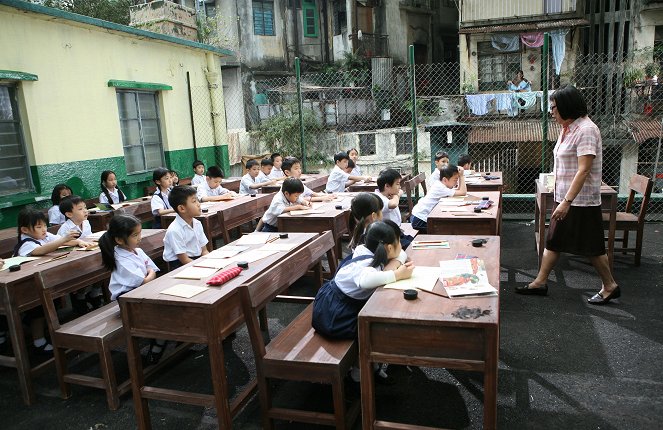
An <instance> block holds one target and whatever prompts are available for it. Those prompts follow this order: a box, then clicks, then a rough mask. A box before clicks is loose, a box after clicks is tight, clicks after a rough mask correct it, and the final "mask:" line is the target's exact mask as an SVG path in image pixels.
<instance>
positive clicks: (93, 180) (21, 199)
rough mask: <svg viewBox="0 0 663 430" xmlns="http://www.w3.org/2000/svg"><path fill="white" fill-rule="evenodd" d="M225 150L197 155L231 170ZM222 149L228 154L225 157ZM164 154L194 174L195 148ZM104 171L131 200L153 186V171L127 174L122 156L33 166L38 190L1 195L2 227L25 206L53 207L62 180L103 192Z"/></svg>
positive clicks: (77, 188) (87, 191)
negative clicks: (113, 176) (114, 177)
mask: <svg viewBox="0 0 663 430" xmlns="http://www.w3.org/2000/svg"><path fill="white" fill-rule="evenodd" d="M224 149H225V151H222V150H221V148H219V147H215V146H209V147H204V148H198V149H197V154H198V158H199V159H200V160H201V161H202V162H203V163H205V167H209V166H212V165H215V164H216V165H219V166H220V167H221V168H223V169H224V171H228V168H227V167H225V168H224V164H228V162H227V160H228V156H227V149H226V147H224ZM223 152H225V153H226V155H225V158H223ZM164 156H165V160H166V165H167V166H169V167H170V168H172V169H174V170H175V171H177V172H178V174H179V177H180V178H188V177H191V176H193V169H192V167H191V165H192V164H193V162H194V160H195V157H194V150H193V148H191V149H183V150H177V151H167V152H166V153H165V154H164ZM223 160H226V162H225V163H224V162H223ZM104 170H113V171H114V172H115V173H116V174H117V176H118V182H119V188H120V189H121V190H122V192H124V193H125V195H126V196H127V198H130V199H132V198H136V197H141V196H143V194H144V188H145V187H146V186H149V185H152V173H151V172H147V173H143V174H138V175H131V177H127V173H126V168H125V165H124V158H123V157H112V158H102V159H95V160H84V161H76V162H71V163H60V164H46V165H40V166H31V171H32V180H33V182H34V185H35V190H36V192H35V193H26V194H19V195H15V196H5V197H2V198H0V229H2V228H9V227H15V226H16V219H17V216H18V212H19V211H20V210H21V208H22V207H24V206H26V205H34V206H35V207H39V208H49V207H51V201H50V198H51V191H52V190H53V187H54V186H55V185H57V184H59V183H62V182H64V183H66V184H67V185H69V186H70V187H71V189H72V190H73V191H74V194H77V195H79V196H81V197H83V198H91V197H98V196H99V194H100V192H101V190H100V188H99V178H100V176H101V172H102V171H104Z"/></svg>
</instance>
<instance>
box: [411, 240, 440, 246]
mask: <svg viewBox="0 0 663 430" xmlns="http://www.w3.org/2000/svg"><path fill="white" fill-rule="evenodd" d="M448 242H449V241H448V240H415V241H414V242H412V245H424V244H428V243H433V244H438V243H448Z"/></svg>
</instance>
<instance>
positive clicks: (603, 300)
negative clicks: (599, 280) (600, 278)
mask: <svg viewBox="0 0 663 430" xmlns="http://www.w3.org/2000/svg"><path fill="white" fill-rule="evenodd" d="M621 295H622V291H621V290H620V289H619V286H617V288H615V289H614V290H612V293H610V294H608V297H603V296H602V295H601V292H600V291H599V292H598V293H596V294H594V295H593V296H592V297H590V298H588V299H587V303H589V304H590V305H599V306H601V305H607V304H608V302H609V301H610V300H612V299H618V298H619V297H620V296H621Z"/></svg>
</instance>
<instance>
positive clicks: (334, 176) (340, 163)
mask: <svg viewBox="0 0 663 430" xmlns="http://www.w3.org/2000/svg"><path fill="white" fill-rule="evenodd" d="M349 159H350V157H349V156H348V154H347V152H339V153H338V154H335V155H334V163H336V166H334V168H333V169H332V171H331V173H330V174H329V179H327V187H326V188H325V192H327V193H342V192H343V191H345V186H346V183H347V182H348V179H349V180H352V181H364V180H366V181H368V180H370V179H371V177H370V176H352V175H350V174H348V173H347V172H346V171H345V169H347V168H348V160H349Z"/></svg>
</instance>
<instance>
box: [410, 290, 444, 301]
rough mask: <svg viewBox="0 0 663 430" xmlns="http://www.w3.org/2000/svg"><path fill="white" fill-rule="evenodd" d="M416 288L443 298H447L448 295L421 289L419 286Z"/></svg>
mask: <svg viewBox="0 0 663 430" xmlns="http://www.w3.org/2000/svg"><path fill="white" fill-rule="evenodd" d="M417 290H419V291H423V292H424V293H428V294H432V295H434V296H438V297H444V298H445V299H448V298H449V297H447V296H445V295H443V294H440V293H435V292H433V291H429V290H424V289H421V288H417Z"/></svg>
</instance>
